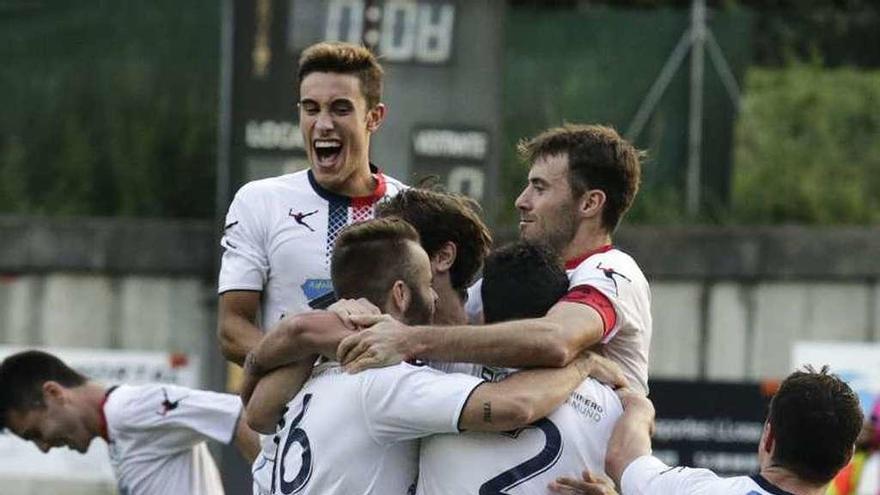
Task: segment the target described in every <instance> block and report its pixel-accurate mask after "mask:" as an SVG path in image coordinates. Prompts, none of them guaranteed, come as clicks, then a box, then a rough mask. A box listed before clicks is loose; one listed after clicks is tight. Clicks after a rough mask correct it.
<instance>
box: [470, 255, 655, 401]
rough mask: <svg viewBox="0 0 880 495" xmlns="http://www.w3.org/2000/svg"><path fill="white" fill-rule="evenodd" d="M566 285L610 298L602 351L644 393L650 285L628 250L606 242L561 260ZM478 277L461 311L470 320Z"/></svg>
mask: <svg viewBox="0 0 880 495" xmlns="http://www.w3.org/2000/svg"><path fill="white" fill-rule="evenodd" d="M565 268H566V273H567V274H568V280H569V288H575V287H578V286H583V285H588V286H591V287H594V288H596V289H597V290H599V291H600V292H601V293H602V294H604V295H605V297H607V298H608V300H609V301H611V304H612V305H613V306H614V312H615V314H616V315H617V319H616V322H615V324H614V327H613V328H610V329H608V330H607V331H606V332H605V336H604V337H603V339H602V343H603V344H605V345H604V346H602V348H601V351H602V353H603V354H604V355H605V356H606V357H608V358H609V359H611V360H613V361H615V362H616V363H617V364H619V365H620V366H621V368H623V372H624V373H625V374H626V376H627V378H629V383H630V386H632V387H633V388H635V389H636V390H641V391H642V392H644V393H646V394H647V393H648V352H649V350H650V347H651V332H652V323H651V288H650V287H649V286H648V281H647V279H645V275H644V274H643V273H642V270H641V269H640V268H639V266H638V265H637V264H636V262H635V260H633V259H632V257H630V256H629V255H628V254H626V253H624V252H623V251H620V250H619V249H614V248H612V247H611V246H606V247H605V248H603V249H600V250H598V251H594V252H591V253H588V254H587V255H585V256H583V257H580V258H577V259H574V260H570V261H568V262H566V264H565ZM482 282H483V281H482V280H478V281H477V282H476V283H475V284H474V285H472V286H471V287H470V288H469V289H468V300H467V304H466V305H465V312H466V313H467V315H468V320H469V321H470V322H471V323H475V322H478V321H479V319H480V318H481V315H482V311H483V298H482V295H481V293H480V290H481V288H482V285H483V284H482Z"/></svg>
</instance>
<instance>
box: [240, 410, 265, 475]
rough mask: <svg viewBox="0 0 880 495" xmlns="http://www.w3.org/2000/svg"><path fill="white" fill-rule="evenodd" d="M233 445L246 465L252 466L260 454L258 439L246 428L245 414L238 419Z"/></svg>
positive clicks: (253, 432) (254, 433) (252, 431)
mask: <svg viewBox="0 0 880 495" xmlns="http://www.w3.org/2000/svg"><path fill="white" fill-rule="evenodd" d="M233 444H234V445H235V448H236V449H237V450H238V452H239V453H240V454H241V455H242V457H244V458H245V460H246V461H247V462H248V464H252V463H253V462H254V459H256V458H257V455H259V453H260V438H259V437H258V436H257V433H256V432H255V431H254V430H252V429H251V428H249V427H248V425H247V413H244V414H243V415H242V417H241V418H239V419H238V424H236V426H235V436H234V437H233Z"/></svg>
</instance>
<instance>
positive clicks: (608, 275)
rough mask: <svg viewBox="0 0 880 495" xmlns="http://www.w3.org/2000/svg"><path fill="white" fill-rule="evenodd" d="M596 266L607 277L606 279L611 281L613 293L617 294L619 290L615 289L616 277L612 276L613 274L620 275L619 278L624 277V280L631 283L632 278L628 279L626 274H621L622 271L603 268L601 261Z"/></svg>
mask: <svg viewBox="0 0 880 495" xmlns="http://www.w3.org/2000/svg"><path fill="white" fill-rule="evenodd" d="M596 268H598V269H599V270H602V273H604V274H605V277H606V278H608V279H610V280H611V282H612V283H614V293H615V294H618V295H619V292H618V291H617V279H616V278H614V277H615V275H616V276H618V277H620V278H622V279H624V280H626V281H627V282H629V283H632V280H630V279H629V277H627V276H626V275H624V274H622V273H620V272H618V271H616V270H615V269H614V268H605V267H603V266H602V263H601V262H600V263H599V264H598V265H596Z"/></svg>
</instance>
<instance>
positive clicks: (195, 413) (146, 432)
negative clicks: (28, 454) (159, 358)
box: [0, 351, 259, 495]
mask: <svg viewBox="0 0 880 495" xmlns="http://www.w3.org/2000/svg"><path fill="white" fill-rule="evenodd" d="M3 428H8V429H9V430H11V431H12V433H14V434H15V435H17V436H19V437H21V438H22V439H24V440H27V441H31V442H33V443H34V444H35V445H36V446H37V447H38V448H39V449H40V450H42V451H43V452H48V451H49V450H51V449H52V448H55V447H62V446H64V447H68V448H70V449H73V450H76V451H77V452H80V453H85V452H86V451H87V450H88V448H89V444H91V442H92V440H94V439H95V438H98V437H100V438H103V439H104V440H105V441H106V442H107V443H108V445H109V448H110V461H111V464H112V465H113V471H114V473H115V475H116V479H117V482H118V486H119V492H120V493H123V494H127V495H165V494H170V493H173V494H179V495H217V494H221V495H222V493H223V484H222V483H221V481H220V476H219V473H218V471H217V467H216V466H215V465H214V460H213V459H212V458H211V454H210V453H209V452H208V447H207V445H206V444H205V440H207V439H213V440H216V441H218V442H224V443H230V442H234V443H235V445H236V447H238V449H239V450H240V451H241V453H242V454H243V455H244V456H245V457H246V458H247V459H248V460H249V461H252V460H253V459H254V457H256V454H257V452H258V451H259V444H258V442H257V438H256V434H255V433H254V432H253V431H251V430H250V429H249V428H248V427H247V425H246V424H245V420H244V418H243V417H242V406H241V402H240V401H239V399H238V397H236V396H234V395H229V394H219V393H214V392H206V391H202V390H193V389H189V388H184V387H179V386H175V385H159V384H156V385H138V386H134V385H119V386H115V387H106V386H104V385H101V384H99V383H96V382H93V381H90V380H89V379H88V378H86V377H85V376H83V375H81V374H79V373H78V372H76V371H74V370H73V369H71V368H70V367H68V366H67V365H66V364H65V363H64V362H62V361H61V360H60V359H58V358H57V357H55V356H53V355H51V354H48V353H45V352H41V351H24V352H21V353H18V354H14V355H12V356H9V357H7V358H6V359H5V360H4V361H3V363H2V364H0V429H3Z"/></svg>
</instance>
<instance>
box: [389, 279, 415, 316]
mask: <svg viewBox="0 0 880 495" xmlns="http://www.w3.org/2000/svg"><path fill="white" fill-rule="evenodd" d="M411 301H412V293H411V292H410V289H409V286H408V285H406V283H405V282H404V281H403V280H395V281H394V285H392V286H391V297H389V298H388V304H389V305H391V307H390V308H386V309H387V310H388V311H387V312H388V313H389V314H391V315H402V314H403V313H405V312H406V310H407V309H409V305H410V302H411Z"/></svg>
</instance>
